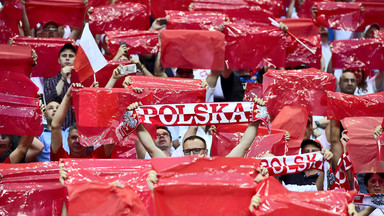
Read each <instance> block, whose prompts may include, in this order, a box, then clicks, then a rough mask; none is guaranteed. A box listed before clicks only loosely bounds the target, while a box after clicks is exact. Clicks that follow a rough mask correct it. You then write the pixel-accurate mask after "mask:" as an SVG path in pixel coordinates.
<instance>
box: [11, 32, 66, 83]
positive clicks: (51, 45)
mask: <svg viewBox="0 0 384 216" xmlns="http://www.w3.org/2000/svg"><path fill="white" fill-rule="evenodd" d="M12 40H13V42H12V45H18V46H29V47H31V48H32V49H34V50H35V51H36V54H37V56H38V58H37V65H35V66H34V67H33V68H32V77H44V78H51V77H54V76H56V75H57V72H58V71H60V64H58V63H57V59H58V58H59V51H60V49H61V48H62V47H63V46H64V44H66V43H72V44H73V43H74V41H73V40H72V39H64V38H34V37H22V36H16V37H14V38H13V39H12Z"/></svg>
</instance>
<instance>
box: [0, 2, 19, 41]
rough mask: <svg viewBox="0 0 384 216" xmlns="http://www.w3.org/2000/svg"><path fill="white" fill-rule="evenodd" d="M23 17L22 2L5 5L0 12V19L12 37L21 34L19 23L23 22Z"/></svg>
mask: <svg viewBox="0 0 384 216" xmlns="http://www.w3.org/2000/svg"><path fill="white" fill-rule="evenodd" d="M22 16H23V14H22V4H21V1H20V0H15V1H13V2H10V3H8V4H5V5H3V7H2V9H1V12H0V19H1V20H2V21H3V22H4V26H3V27H4V28H5V30H6V32H7V33H8V34H10V35H12V36H15V35H18V34H20V32H19V21H21V20H22ZM8 30H9V32H8ZM8 39H9V38H7V41H8ZM7 41H5V42H7Z"/></svg>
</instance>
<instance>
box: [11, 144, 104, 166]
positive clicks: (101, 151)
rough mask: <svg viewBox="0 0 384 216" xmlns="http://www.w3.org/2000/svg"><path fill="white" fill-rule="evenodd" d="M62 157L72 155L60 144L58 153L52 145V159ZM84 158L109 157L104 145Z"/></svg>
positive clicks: (56, 159)
mask: <svg viewBox="0 0 384 216" xmlns="http://www.w3.org/2000/svg"><path fill="white" fill-rule="evenodd" d="M60 158H71V157H70V156H69V155H68V152H66V151H65V150H64V149H63V147H62V146H60V148H59V150H58V151H57V153H56V154H54V153H53V152H52V147H51V161H59V159H60ZM84 158H107V156H105V151H104V146H100V147H99V148H97V149H96V150H94V151H93V152H91V154H89V155H86V156H85V157H84ZM4 162H5V161H4Z"/></svg>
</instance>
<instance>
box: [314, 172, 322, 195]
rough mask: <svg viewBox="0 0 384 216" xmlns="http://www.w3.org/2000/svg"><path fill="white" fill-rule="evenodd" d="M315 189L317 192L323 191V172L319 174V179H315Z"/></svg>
mask: <svg viewBox="0 0 384 216" xmlns="http://www.w3.org/2000/svg"><path fill="white" fill-rule="evenodd" d="M316 187H317V190H318V191H322V190H323V189H324V172H320V175H319V177H317V180H316Z"/></svg>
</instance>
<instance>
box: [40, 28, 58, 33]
mask: <svg viewBox="0 0 384 216" xmlns="http://www.w3.org/2000/svg"><path fill="white" fill-rule="evenodd" d="M43 30H44V31H46V32H47V31H57V28H44V29H43Z"/></svg>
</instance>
